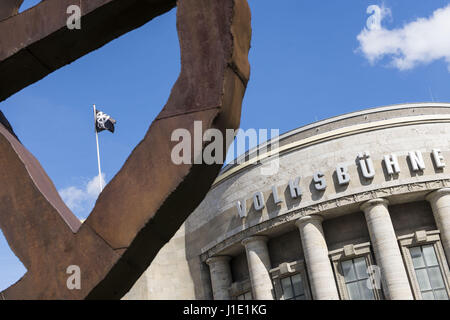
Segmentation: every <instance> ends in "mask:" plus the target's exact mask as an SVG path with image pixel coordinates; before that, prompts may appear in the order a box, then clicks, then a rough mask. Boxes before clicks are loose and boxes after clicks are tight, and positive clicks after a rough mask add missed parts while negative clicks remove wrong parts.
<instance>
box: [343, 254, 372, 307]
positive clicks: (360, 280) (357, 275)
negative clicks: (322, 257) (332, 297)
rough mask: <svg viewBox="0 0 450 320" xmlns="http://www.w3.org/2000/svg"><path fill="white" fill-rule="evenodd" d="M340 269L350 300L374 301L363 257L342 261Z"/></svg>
mask: <svg viewBox="0 0 450 320" xmlns="http://www.w3.org/2000/svg"><path fill="white" fill-rule="evenodd" d="M341 268H342V274H343V275H344V282H345V286H346V287H347V292H348V295H349V298H350V300H375V296H374V294H373V290H372V288H371V287H369V283H371V282H370V279H369V274H368V273H367V263H366V259H365V258H364V257H360V258H356V259H351V260H345V261H342V262H341Z"/></svg>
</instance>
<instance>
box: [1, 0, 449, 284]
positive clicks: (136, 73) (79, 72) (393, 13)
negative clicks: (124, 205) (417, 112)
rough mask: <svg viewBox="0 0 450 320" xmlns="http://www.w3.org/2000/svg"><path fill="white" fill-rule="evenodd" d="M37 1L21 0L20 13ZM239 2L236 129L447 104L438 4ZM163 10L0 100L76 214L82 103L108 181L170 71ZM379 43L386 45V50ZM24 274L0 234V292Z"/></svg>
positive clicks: (82, 156)
mask: <svg viewBox="0 0 450 320" xmlns="http://www.w3.org/2000/svg"><path fill="white" fill-rule="evenodd" d="M37 2H39V1H25V3H24V7H23V8H22V10H24V9H25V8H27V7H29V6H32V5H34V4H35V3H37ZM249 4H250V7H251V9H252V26H253V39H252V49H251V52H250V62H251V66H252V73H251V80H250V82H249V85H248V89H247V93H246V96H245V99H244V103H243V112H242V120H241V128H243V129H244V130H246V129H249V128H256V129H260V128H267V129H273V128H274V129H279V130H280V133H283V132H286V131H289V130H291V129H294V128H297V127H299V126H302V125H305V124H308V123H311V122H314V121H317V120H320V119H324V118H328V117H331V116H335V115H339V114H342V113H346V112H352V111H356V110H361V109H364V108H369V107H375V106H381V105H389V104H397V103H405V102H423V101H432V100H434V101H447V102H448V101H450V90H448V82H449V79H450V72H449V68H448V62H450V59H449V58H448V57H450V49H449V48H448V47H446V45H445V44H446V43H447V42H448V39H449V37H446V36H447V35H448V33H449V30H450V25H445V24H444V25H439V19H438V17H436V19H433V18H430V17H432V15H433V13H434V12H435V11H436V10H437V9H439V8H445V7H446V6H447V5H448V4H449V1H441V0H433V1H419V0H417V1H416V0H415V1H411V0H397V1H394V0H386V1H384V2H380V1H364V0H360V1H336V0H323V1H320V2H318V1H314V0H282V1H278V2H276V4H277V6H274V2H273V1H268V0H249ZM369 5H378V6H379V7H380V8H382V7H383V6H384V10H382V18H383V19H382V21H381V25H380V26H379V27H381V30H372V32H371V31H369V30H366V31H367V32H366V33H365V34H362V36H360V38H359V40H358V38H357V37H358V35H361V32H362V31H363V29H364V28H367V27H366V21H367V19H368V17H369V14H367V13H366V9H367V7H368V6H369ZM389 10H390V14H389ZM175 13H176V11H175V10H172V11H171V12H169V13H167V14H165V15H164V16H161V17H158V18H156V19H155V20H153V21H151V22H149V23H148V24H146V25H145V26H143V27H141V28H139V29H138V30H135V31H132V32H130V33H129V34H127V35H125V36H123V37H121V38H119V39H116V40H114V41H113V42H111V43H109V44H108V45H106V46H104V47H103V48H101V49H99V50H97V51H95V52H92V53H90V54H89V55H87V56H85V57H83V58H81V59H79V60H78V61H76V62H74V63H72V64H70V65H68V66H66V67H64V68H62V69H60V70H58V71H57V72H55V73H53V74H51V75H49V76H48V77H46V78H45V79H43V80H41V81H39V82H37V83H35V84H34V85H31V86H30V87H28V88H26V89H24V90H22V91H20V92H19V93H17V94H15V95H13V96H12V97H10V98H9V99H8V100H6V101H3V102H1V103H0V110H2V111H3V112H4V113H5V115H6V117H7V118H8V119H9V121H10V122H11V124H12V126H13V128H14V130H15V131H16V133H17V135H18V136H19V138H20V139H21V141H22V142H23V144H24V145H25V146H26V147H27V148H28V149H29V150H30V151H31V152H32V153H33V154H34V155H35V156H36V157H37V158H38V160H39V161H40V162H41V164H42V165H43V167H44V169H45V170H46V171H47V173H48V174H49V176H50V177H51V179H52V180H53V182H54V184H55V186H56V188H57V189H58V190H60V191H63V192H65V194H66V197H65V200H66V201H67V202H70V206H71V207H72V208H73V209H74V212H75V213H76V214H77V215H78V216H79V217H80V218H85V217H86V216H87V215H88V214H89V212H90V210H91V208H92V206H93V204H94V202H95V199H96V195H97V194H96V192H95V190H94V191H92V188H90V186H91V187H92V179H93V178H94V177H95V175H96V174H97V159H96V146H95V136H94V129H93V121H92V117H93V116H92V106H91V105H92V104H93V103H95V104H97V106H98V108H99V109H101V110H102V111H104V112H106V113H108V114H110V115H111V116H113V117H114V118H115V119H116V120H117V125H116V132H115V133H114V134H110V133H109V132H102V133H101V134H100V149H101V155H102V169H103V170H102V171H103V172H104V173H105V179H106V182H108V181H109V180H110V179H111V178H112V177H113V176H114V175H115V174H116V173H117V172H118V170H119V169H120V167H121V166H122V164H123V163H124V161H125V160H126V158H127V157H128V155H129V154H130V152H131V151H132V149H133V148H134V146H135V145H136V144H137V143H138V142H139V141H140V140H141V139H142V137H143V136H144V134H145V132H146V130H147V129H148V127H149V125H150V123H151V121H152V119H154V117H155V116H156V114H157V113H158V112H159V111H160V110H161V108H162V106H163V105H164V104H165V102H166V100H167V98H168V96H169V92H170V89H171V87H172V86H173V83H174V82H175V80H176V78H177V76H178V73H179V69H180V66H179V52H178V49H179V47H178V38H177V34H176V28H175V20H176V19H175V18H176V17H175ZM419 18H427V19H428V18H430V19H428V20H427V21H428V22H429V23H427V21H425V23H424V24H423V26H422V25H421V26H419V27H420V28H422V27H423V29H420V30H425V32H431V31H430V30H432V34H433V37H429V38H432V39H430V40H427V41H430V43H425V46H422V47H419V46H418V45H417V46H415V44H416V43H420V41H416V40H415V38H414V37H417V34H418V32H415V30H417V28H415V27H416V25H412V24H411V22H414V21H416V20H417V19H419ZM436 26H438V27H436ZM413 27H414V28H413ZM447 27H448V28H447ZM427 30H428V31H427ZM377 32H378V33H377ZM434 37H436V39H435V38H434ZM439 37H441V38H439ZM426 38H427V39H428V37H426ZM392 39H393V40H392ZM405 39H406V40H405ZM440 39H441V40H442V41H440ZM388 40H389V41H388ZM391 40H392V41H393V42H395V43H394V44H393V45H391V46H387V45H386V43H387V42H390V41H391ZM407 40H411V41H407ZM433 40H435V41H434V42H433ZM396 41H397V42H396ZM424 48H425V49H424ZM89 182H91V184H89ZM71 197H72V198H71ZM24 272H25V270H24V268H23V267H22V266H21V264H20V262H18V260H17V258H16V257H15V256H14V255H13V253H12V252H11V251H10V249H9V247H8V246H7V244H6V242H5V240H4V238H3V237H2V236H1V235H0V290H1V289H2V288H5V287H7V286H8V285H10V284H11V283H13V282H15V281H17V280H18V279H19V278H20V276H21V275H22V274H23V273H24Z"/></svg>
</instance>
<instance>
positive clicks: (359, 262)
mask: <svg viewBox="0 0 450 320" xmlns="http://www.w3.org/2000/svg"><path fill="white" fill-rule="evenodd" d="M354 262H355V270H356V276H357V277H358V279H366V278H368V277H369V276H368V275H367V264H366V259H365V258H364V257H362V258H357V259H355V260H354Z"/></svg>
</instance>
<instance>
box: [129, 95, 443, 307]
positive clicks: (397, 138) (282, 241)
mask: <svg viewBox="0 0 450 320" xmlns="http://www.w3.org/2000/svg"><path fill="white" fill-rule="evenodd" d="M237 160H238V161H237V163H236V164H233V165H228V166H226V167H224V169H223V170H222V172H221V174H220V176H219V177H218V178H217V180H216V181H215V183H214V185H213V187H212V189H211V190H210V192H209V194H208V195H207V197H206V198H205V199H204V200H203V202H202V203H201V204H200V205H199V207H198V208H197V209H196V210H195V211H194V212H193V213H192V214H191V215H190V217H189V218H188V219H187V220H186V222H185V223H184V224H183V226H182V227H181V228H180V230H178V232H177V233H176V234H175V236H174V237H173V238H172V239H171V240H170V242H169V243H167V245H166V246H165V247H164V248H163V249H162V250H161V251H160V252H159V254H158V255H157V257H156V258H155V260H154V261H153V263H152V264H151V266H150V267H149V269H148V270H147V271H146V272H145V273H144V274H143V275H142V277H141V278H140V279H139V280H138V281H137V282H136V284H135V286H134V287H133V288H132V289H131V290H130V292H129V293H128V294H127V295H126V296H125V297H124V299H245V300H247V299H341V300H347V299H449V296H450V272H449V263H448V261H450V104H443V103H427V104H407V105H395V106H388V107H381V108H374V109H369V110H365V111H361V112H354V113H350V114H346V115H342V116H338V117H334V118H330V119H327V120H323V121H320V122H317V123H313V124H311V125H308V126H305V127H302V128H299V129H296V130H293V131H291V132H288V133H286V134H284V135H282V136H280V137H279V139H276V140H270V141H269V142H267V143H265V144H262V145H260V146H258V147H257V148H255V149H253V150H250V151H249V152H248V153H247V154H245V155H244V156H242V157H240V158H239V159H237Z"/></svg>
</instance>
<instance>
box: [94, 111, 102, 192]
mask: <svg viewBox="0 0 450 320" xmlns="http://www.w3.org/2000/svg"><path fill="white" fill-rule="evenodd" d="M93 108H94V130H95V141H96V142H97V162H98V182H99V184H100V192H102V191H103V184H102V169H101V168H100V149H99V146H98V132H97V112H96V110H95V104H94V105H93Z"/></svg>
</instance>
